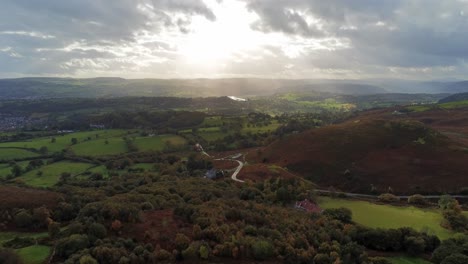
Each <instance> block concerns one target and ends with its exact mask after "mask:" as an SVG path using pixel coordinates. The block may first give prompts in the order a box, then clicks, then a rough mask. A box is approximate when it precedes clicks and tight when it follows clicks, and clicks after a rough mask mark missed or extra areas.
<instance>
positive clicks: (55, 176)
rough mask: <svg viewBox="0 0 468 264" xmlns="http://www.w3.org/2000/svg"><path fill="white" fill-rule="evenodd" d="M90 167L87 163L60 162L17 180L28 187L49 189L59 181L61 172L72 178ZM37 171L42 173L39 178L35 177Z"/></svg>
mask: <svg viewBox="0 0 468 264" xmlns="http://www.w3.org/2000/svg"><path fill="white" fill-rule="evenodd" d="M92 166H93V165H92V164H89V163H79V162H69V161H62V162H57V163H52V164H50V165H46V166H43V167H41V168H38V169H35V170H32V171H29V172H27V173H25V174H24V175H22V176H21V177H19V178H18V179H20V180H22V181H24V183H26V184H27V185H30V186H34V187H50V186H53V185H55V184H56V183H57V182H58V181H59V179H60V175H61V174H62V173H63V172H68V173H70V174H71V175H72V176H73V175H76V174H80V173H82V172H84V171H86V170H87V169H88V168H90V167H92ZM38 171H41V172H42V175H41V176H38V175H37V173H38Z"/></svg>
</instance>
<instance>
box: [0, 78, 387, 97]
mask: <svg viewBox="0 0 468 264" xmlns="http://www.w3.org/2000/svg"><path fill="white" fill-rule="evenodd" d="M291 91H295V92H303V91H318V92H330V93H337V94H376V93H384V92H386V91H385V89H382V88H380V87H378V86H376V85H371V84H366V83H365V82H356V81H340V80H326V81H324V80H279V79H247V78H233V79H128V80H127V79H122V78H91V79H72V78H19V79H1V80H0V95H1V96H0V99H25V98H28V99H36V98H61V97H90V98H99V97H123V96H177V97H211V96H227V95H232V96H240V97H248V96H257V95H273V94H275V93H283V92H291Z"/></svg>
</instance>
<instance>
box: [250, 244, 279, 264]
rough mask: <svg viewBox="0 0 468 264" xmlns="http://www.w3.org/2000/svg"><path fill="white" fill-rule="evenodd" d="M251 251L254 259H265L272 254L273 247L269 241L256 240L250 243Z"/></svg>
mask: <svg viewBox="0 0 468 264" xmlns="http://www.w3.org/2000/svg"><path fill="white" fill-rule="evenodd" d="M252 253H253V257H254V258H255V259H256V260H266V259H269V258H270V257H272V256H273V253H274V249H273V246H272V245H271V243H270V242H268V241H266V240H258V241H255V242H254V243H253V245H252Z"/></svg>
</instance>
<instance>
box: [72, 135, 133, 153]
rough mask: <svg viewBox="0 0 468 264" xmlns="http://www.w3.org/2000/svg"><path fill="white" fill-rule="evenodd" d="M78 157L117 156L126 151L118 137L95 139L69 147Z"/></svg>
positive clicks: (122, 141) (123, 143)
mask: <svg viewBox="0 0 468 264" xmlns="http://www.w3.org/2000/svg"><path fill="white" fill-rule="evenodd" d="M71 150H72V151H73V153H75V154H76V155H78V156H93V157H94V156H108V155H118V154H122V153H125V152H127V151H128V149H127V145H126V144H125V141H124V140H123V139H122V138H120V137H113V138H107V139H96V140H91V141H86V142H84V143H79V144H76V145H73V146H72V147H71Z"/></svg>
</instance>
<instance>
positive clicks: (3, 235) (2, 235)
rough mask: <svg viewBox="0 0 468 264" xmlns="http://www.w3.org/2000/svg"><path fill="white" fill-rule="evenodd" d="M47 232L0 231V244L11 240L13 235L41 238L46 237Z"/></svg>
mask: <svg viewBox="0 0 468 264" xmlns="http://www.w3.org/2000/svg"><path fill="white" fill-rule="evenodd" d="M48 235H49V234H48V233H47V232H42V233H23V232H0V245H1V244H3V243H5V242H7V241H9V240H12V239H13V238H15V237H31V238H43V237H47V236H48Z"/></svg>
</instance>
